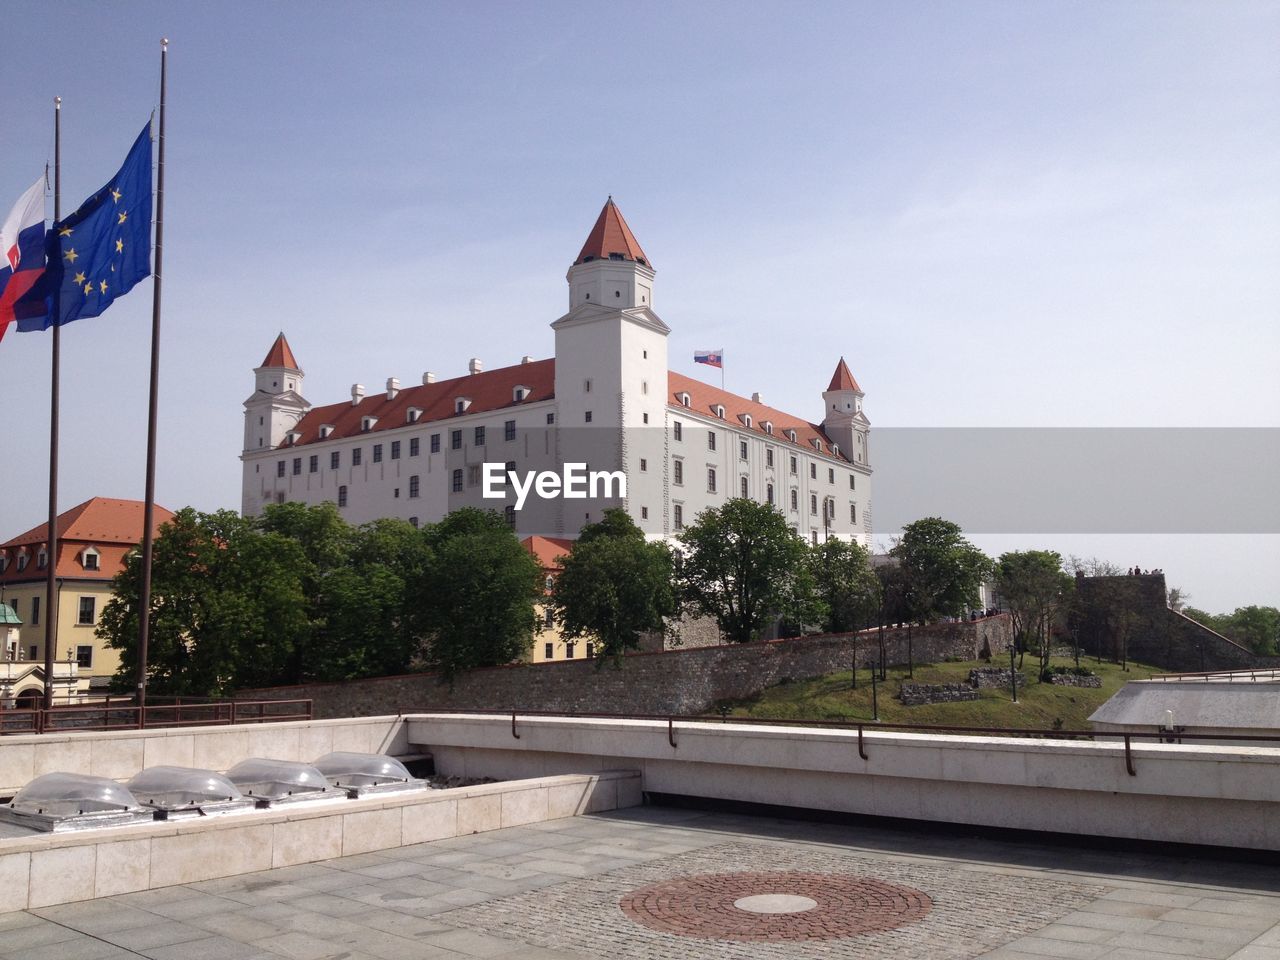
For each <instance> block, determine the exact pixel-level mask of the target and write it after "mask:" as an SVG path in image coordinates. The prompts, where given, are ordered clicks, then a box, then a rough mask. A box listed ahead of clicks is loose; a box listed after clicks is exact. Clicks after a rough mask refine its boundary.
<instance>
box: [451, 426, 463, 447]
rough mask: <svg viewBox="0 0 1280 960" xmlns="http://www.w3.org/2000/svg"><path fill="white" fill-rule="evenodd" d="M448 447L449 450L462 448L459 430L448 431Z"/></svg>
mask: <svg viewBox="0 0 1280 960" xmlns="http://www.w3.org/2000/svg"><path fill="white" fill-rule="evenodd" d="M449 449H450V450H461V449H462V431H461V430H450V431H449Z"/></svg>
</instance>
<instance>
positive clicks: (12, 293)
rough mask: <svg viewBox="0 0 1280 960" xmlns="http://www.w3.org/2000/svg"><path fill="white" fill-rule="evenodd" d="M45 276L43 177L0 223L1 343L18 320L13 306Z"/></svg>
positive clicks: (19, 199)
mask: <svg viewBox="0 0 1280 960" xmlns="http://www.w3.org/2000/svg"><path fill="white" fill-rule="evenodd" d="M42 273H44V177H41V178H40V179H39V180H37V181H36V182H35V183H33V184H32V185H31V189H30V190H28V191H27V192H26V193H24V194H23V195H22V196H21V197H19V198H18V202H17V203H16V204H15V205H14V207H13V209H12V210H10V211H9V215H8V216H7V217H5V218H4V222H3V223H0V340H3V339H4V332H5V330H7V329H8V327H9V324H10V323H12V322H13V321H14V320H16V319H18V317H17V315H16V314H15V312H14V304H15V303H17V301H18V298H19V297H21V296H22V295H23V294H24V293H26V292H27V291H28V290H30V289H31V287H32V285H33V284H34V283H35V282H36V281H37V280H38V279H40V275H41V274H42Z"/></svg>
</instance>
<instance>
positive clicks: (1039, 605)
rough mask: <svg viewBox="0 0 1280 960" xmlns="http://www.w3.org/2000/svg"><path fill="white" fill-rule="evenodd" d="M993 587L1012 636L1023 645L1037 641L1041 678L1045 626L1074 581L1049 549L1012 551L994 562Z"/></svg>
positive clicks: (1045, 649)
mask: <svg viewBox="0 0 1280 960" xmlns="http://www.w3.org/2000/svg"><path fill="white" fill-rule="evenodd" d="M996 586H997V587H998V588H999V590H1000V595H1001V596H1002V597H1004V602H1005V605H1006V606H1007V607H1008V608H1009V614H1010V616H1011V617H1012V618H1013V632H1014V636H1015V637H1018V638H1020V639H1021V640H1022V641H1023V643H1024V644H1027V645H1029V644H1030V643H1031V642H1032V641H1037V642H1038V649H1039V651H1040V670H1039V673H1040V676H1041V679H1043V677H1044V672H1045V671H1046V670H1047V669H1048V667H1049V653H1050V649H1051V645H1050V642H1049V626H1050V625H1051V623H1052V620H1053V618H1054V615H1055V614H1056V613H1057V612H1058V611H1059V610H1060V609H1064V606H1065V604H1066V603H1067V602H1068V600H1069V598H1070V597H1071V595H1072V593H1073V591H1074V589H1075V580H1074V579H1073V578H1072V577H1071V576H1070V575H1069V574H1067V573H1066V572H1064V571H1063V569H1062V557H1061V555H1060V554H1057V553H1055V552H1054V551H1052V550H1014V551H1011V552H1009V553H1005V554H1002V555H1001V557H1000V559H999V561H997V563H996Z"/></svg>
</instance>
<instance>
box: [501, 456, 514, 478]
mask: <svg viewBox="0 0 1280 960" xmlns="http://www.w3.org/2000/svg"><path fill="white" fill-rule="evenodd" d="M515 472H516V462H515V461H514V460H508V461H507V462H506V463H504V464H503V465H502V480H501V481H500V482H501V483H503V484H505V483H506V482H507V479H508V477H509V476H510V474H513V473H515Z"/></svg>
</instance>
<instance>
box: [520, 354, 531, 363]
mask: <svg viewBox="0 0 1280 960" xmlns="http://www.w3.org/2000/svg"><path fill="white" fill-rule="evenodd" d="M520 362H521V363H533V357H531V356H528V355H527V354H526V355H525V356H523V357H521V358H520Z"/></svg>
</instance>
